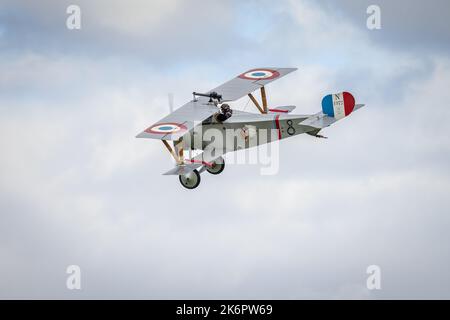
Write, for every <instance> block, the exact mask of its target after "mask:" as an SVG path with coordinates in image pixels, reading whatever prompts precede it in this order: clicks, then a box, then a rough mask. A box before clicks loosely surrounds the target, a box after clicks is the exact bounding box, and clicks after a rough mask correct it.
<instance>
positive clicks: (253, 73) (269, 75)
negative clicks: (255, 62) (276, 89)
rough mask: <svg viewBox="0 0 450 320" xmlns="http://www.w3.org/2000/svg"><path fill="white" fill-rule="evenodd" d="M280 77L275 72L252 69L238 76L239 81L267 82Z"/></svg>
mask: <svg viewBox="0 0 450 320" xmlns="http://www.w3.org/2000/svg"><path fill="white" fill-rule="evenodd" d="M279 76H280V73H279V72H278V71H276V70H271V69H253V70H250V71H247V72H244V73H243V74H241V75H240V76H239V78H241V79H247V80H269V79H275V78H278V77H279Z"/></svg>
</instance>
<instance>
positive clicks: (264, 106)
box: [248, 86, 267, 114]
mask: <svg viewBox="0 0 450 320" xmlns="http://www.w3.org/2000/svg"><path fill="white" fill-rule="evenodd" d="M248 97H249V98H250V99H251V100H252V102H253V104H254V105H255V106H256V108H258V110H259V112H261V113H263V114H264V113H267V96H266V89H265V88H264V86H262V87H261V100H262V107H261V105H260V104H259V102H258V100H256V98H255V97H254V96H253V95H252V94H251V93H249V94H248Z"/></svg>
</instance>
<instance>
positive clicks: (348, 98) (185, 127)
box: [137, 68, 364, 189]
mask: <svg viewBox="0 0 450 320" xmlns="http://www.w3.org/2000/svg"><path fill="white" fill-rule="evenodd" d="M295 70H297V69H296V68H257V69H252V70H249V71H246V72H244V73H242V74H240V75H239V76H237V77H236V78H234V79H232V80H230V81H228V82H226V83H224V84H222V85H220V86H218V87H217V88H214V89H212V90H210V91H208V92H205V93H197V92H193V99H192V100H191V101H189V102H188V103H186V104H185V105H183V106H182V107H180V108H178V109H177V110H175V111H174V112H172V113H170V114H169V115H168V116H166V117H165V118H163V119H161V120H160V121H158V122H157V123H155V124H153V125H152V126H150V127H149V128H147V129H145V130H144V131H143V132H142V133H140V134H138V135H137V138H150V139H157V140H161V141H162V142H163V143H164V145H165V147H166V148H167V150H168V151H169V152H170V154H171V155H172V156H173V158H174V159H175V162H176V166H175V168H173V169H171V170H169V171H168V172H166V173H164V174H165V175H178V176H179V180H180V182H181V184H182V185H183V186H184V187H186V188H188V189H194V188H196V187H197V186H198V185H199V184H200V173H202V172H204V171H208V172H209V173H211V174H219V173H221V172H222V171H223V169H224V168H225V161H224V159H223V157H222V156H223V155H224V154H225V153H227V152H232V151H237V150H240V149H245V148H250V147H253V146H258V145H261V144H265V143H270V142H272V141H276V140H281V139H284V138H289V137H292V136H295V135H298V134H301V133H307V134H309V135H311V136H314V137H317V138H325V137H323V136H322V135H320V134H319V132H320V130H322V129H323V128H325V127H328V126H329V125H331V124H333V123H334V122H336V121H338V120H340V119H342V118H344V117H346V116H348V115H349V114H350V113H351V112H352V111H354V110H357V109H359V108H361V107H362V106H364V105H363V104H356V105H355V99H354V97H353V96H352V95H351V94H350V93H348V92H341V93H337V94H329V95H326V96H325V97H324V98H323V99H322V111H320V112H318V113H316V114H312V115H294V114H290V113H291V111H292V110H294V109H295V106H279V107H271V108H269V107H268V102H267V97H266V90H265V85H267V84H269V83H270V82H272V81H274V80H277V79H280V78H281V77H283V76H285V75H287V74H288V73H291V72H292V71H295ZM256 90H260V92H261V104H260V103H259V102H258V100H257V99H256V98H255V97H254V96H253V94H252V93H253V92H254V91H256ZM246 95H247V96H248V97H249V98H250V100H251V101H252V102H253V104H254V105H255V106H256V108H257V109H258V110H259V112H260V113H259V114H257V113H250V112H244V111H239V110H232V109H231V108H230V106H229V105H228V104H227V102H231V101H235V100H238V99H240V98H242V97H244V96H246ZM208 132H213V133H214V134H208ZM229 132H231V134H229ZM221 133H222V134H221ZM261 133H263V134H261ZM206 136H207V137H208V138H205V137H206ZM212 136H213V137H214V138H211V137H212ZM185 150H190V151H191V150H200V151H202V153H200V154H198V155H197V156H194V157H191V158H186V157H185V153H184V151H185Z"/></svg>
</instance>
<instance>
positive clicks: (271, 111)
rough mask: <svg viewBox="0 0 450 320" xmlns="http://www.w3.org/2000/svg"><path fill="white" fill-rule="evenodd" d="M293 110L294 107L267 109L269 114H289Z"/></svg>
mask: <svg viewBox="0 0 450 320" xmlns="http://www.w3.org/2000/svg"><path fill="white" fill-rule="evenodd" d="M295 108H296V107H295V106H282V107H276V108H271V109H269V113H291V112H292V111H293V110H294V109H295Z"/></svg>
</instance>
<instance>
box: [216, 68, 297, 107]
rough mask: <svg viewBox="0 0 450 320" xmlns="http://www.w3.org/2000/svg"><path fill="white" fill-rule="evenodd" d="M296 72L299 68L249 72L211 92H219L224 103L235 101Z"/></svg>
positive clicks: (258, 69)
mask: <svg viewBox="0 0 450 320" xmlns="http://www.w3.org/2000/svg"><path fill="white" fill-rule="evenodd" d="M295 70H297V68H257V69H252V70H248V71H246V72H244V73H242V74H240V75H238V76H237V77H236V78H234V79H231V80H230V81H228V82H225V83H224V84H222V85H220V86H218V87H217V88H214V89H212V90H211V91H209V92H217V93H218V94H220V95H222V100H223V101H234V100H237V99H239V98H242V97H243V96H245V95H246V94H249V93H251V92H253V91H255V90H257V89H259V88H261V87H262V86H264V85H266V84H268V83H270V82H272V81H274V80H277V79H280V78H281V77H283V76H285V75H287V74H288V73H291V72H292V71H295Z"/></svg>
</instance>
